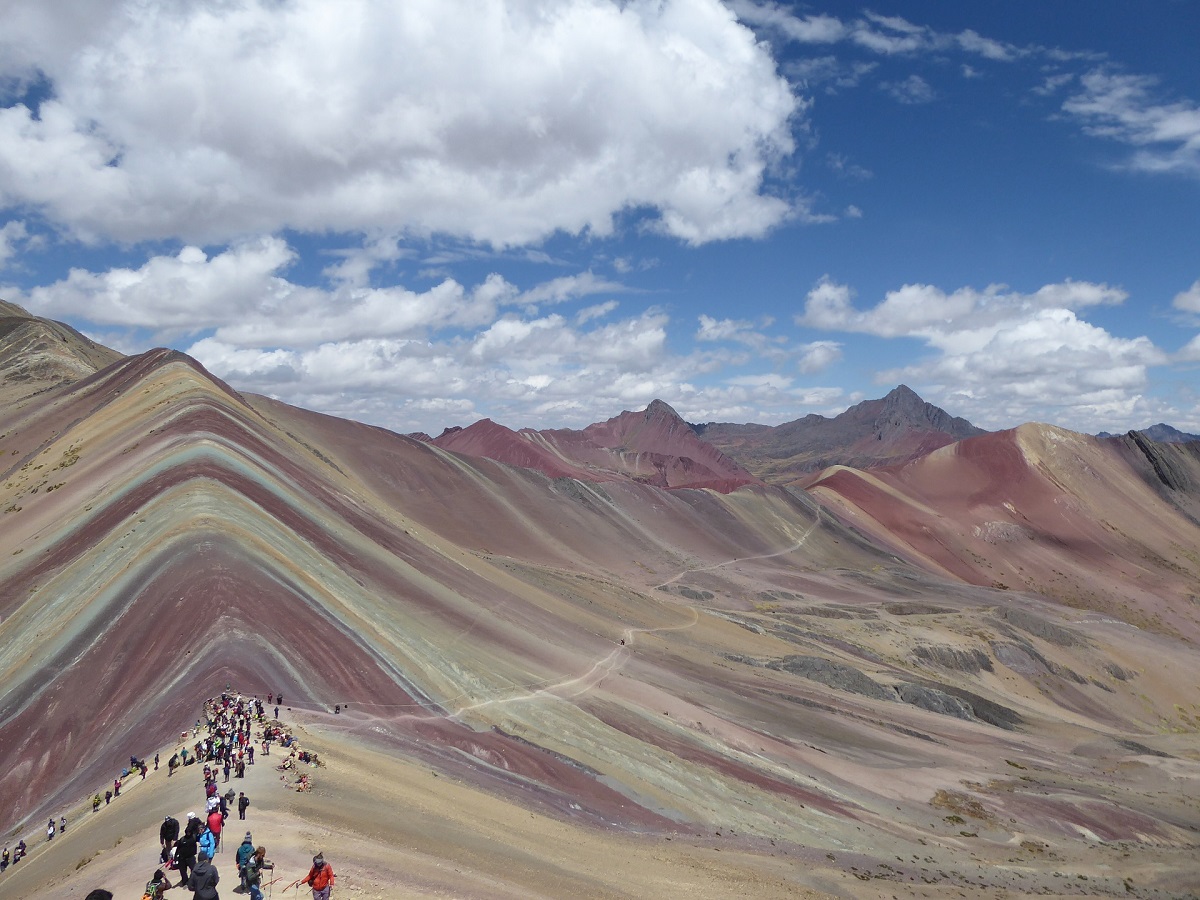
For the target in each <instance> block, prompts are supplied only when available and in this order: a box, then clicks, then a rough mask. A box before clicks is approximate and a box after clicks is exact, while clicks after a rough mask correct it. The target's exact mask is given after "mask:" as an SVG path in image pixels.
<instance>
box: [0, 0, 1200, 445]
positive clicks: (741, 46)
mask: <svg viewBox="0 0 1200 900" xmlns="http://www.w3.org/2000/svg"><path fill="white" fill-rule="evenodd" d="M50 6H51V5H50V4H44V3H41V2H34V0H16V2H11V3H9V4H7V5H6V6H5V11H4V13H3V16H4V19H5V22H4V27H3V28H2V29H0V297H3V298H4V299H7V300H10V301H13V302H16V303H20V304H22V305H24V306H25V307H26V308H28V309H29V310H30V311H32V312H34V313H36V314H39V315H45V316H50V317H52V318H57V319H62V320H64V321H67V322H69V323H71V324H72V325H75V326H76V327H77V328H79V329H81V330H83V331H85V332H86V333H88V334H89V335H92V336H93V337H96V338H97V339H99V340H102V341H104V342H106V343H108V344H110V345H111V346H115V347H117V348H118V349H121V350H123V351H125V352H139V351H142V350H146V349H149V348H150V347H153V346H159V345H166V346H172V347H176V348H178V349H180V350H184V351H186V352H188V353H190V354H192V355H193V356H195V357H196V358H198V359H199V360H200V361H201V362H202V363H204V364H205V365H206V366H207V367H208V368H209V369H210V370H211V371H212V372H213V373H214V374H216V375H219V376H221V377H223V378H225V379H226V380H228V381H229V382H230V383H231V384H232V385H233V386H235V387H237V388H240V389H243V390H248V391H255V392H259V393H264V394H269V395H272V396H276V397H279V398H280V399H283V400H286V401H288V402H291V403H295V404H298V405H301V406H305V407H309V408H313V409H318V410H321V411H324V412H328V413H332V414H335V415H342V416H347V417H350V418H355V419H359V420H362V421H368V422H372V423H375V424H380V425H383V426H385V427H389V428H393V429H395V430H397V431H403V432H408V431H416V430H424V431H427V432H430V433H433V434H437V433H438V432H440V431H441V430H442V428H444V427H446V426H449V425H465V424H469V423H470V422H472V421H474V420H476V419H479V418H482V417H485V416H488V417H491V418H493V419H495V420H497V421H499V422H502V423H503V424H506V425H509V426H510V427H514V428H517V427H524V426H533V427H558V426H569V427H579V426H582V425H586V424H588V423H590V422H593V421H598V420H601V419H604V418H608V417H609V416H612V415H615V414H616V413H617V412H619V411H621V410H622V409H641V408H643V407H644V406H645V405H646V404H648V403H649V402H650V401H651V400H652V399H655V398H660V399H663V400H665V401H667V402H668V403H670V404H672V405H673V406H674V407H675V408H676V409H677V410H678V411H679V412H680V414H681V415H683V416H684V417H685V418H687V419H688V420H690V421H694V422H708V421H733V422H751V421H752V422H762V423H769V424H775V423H779V422H784V421H789V420H791V419H795V418H799V417H800V416H803V415H806V414H808V413H811V412H818V413H822V414H826V415H829V414H835V413H837V412H840V411H841V410H843V409H845V408H846V407H847V406H849V405H850V404H852V403H855V402H857V401H859V400H862V399H868V398H873V397H879V396H882V395H883V394H884V393H886V392H887V391H888V390H890V389H891V388H892V387H894V386H895V385H896V384H898V383H901V382H903V383H906V384H908V385H909V386H910V387H912V388H913V389H915V390H916V391H917V392H918V393H920V394H921V395H922V396H923V397H925V398H926V399H927V400H929V401H931V402H934V403H937V404H938V405H941V406H943V407H944V408H946V409H947V410H948V411H950V412H952V413H954V414H956V415H962V416H966V417H967V418H969V419H971V420H972V421H973V422H975V423H976V424H978V425H981V426H983V427H987V428H1005V427H1011V426H1014V425H1017V424H1020V423H1022V422H1026V421H1045V422H1051V423H1054V424H1059V425H1062V426H1064V427H1068V428H1073V429H1076V430H1080V431H1087V432H1095V431H1099V430H1108V431H1123V430H1126V429H1129V428H1140V427H1145V426H1148V425H1150V424H1153V423H1155V422H1159V421H1166V422H1168V423H1170V424H1173V425H1175V426H1177V427H1180V428H1183V429H1185V430H1190V431H1200V396H1198V391H1197V384H1198V383H1200V379H1198V378H1197V372H1198V370H1200V252H1198V251H1200V59H1198V57H1197V54H1196V52H1195V46H1196V43H1195V42H1196V39H1197V36H1200V8H1198V7H1196V6H1195V5H1194V4H1192V3H1188V2H1182V0H1180V2H1159V3H1150V4H1131V3H1126V2H1115V0H1104V2H1100V0H1095V2H1093V0H1089V2H1056V3H1043V2H972V3H955V4H950V3H939V4H933V3H919V4H918V3H875V4H872V5H871V6H861V5H855V4H847V3H827V4H811V5H809V4H783V3H764V2H758V0H729V2H725V3H722V2H718V0H660V2H636V0H630V2H624V3H610V2H605V0H520V2H517V0H510V2H500V0H475V2H471V3H457V2H449V0H406V2H404V3H400V2H366V0H343V2H339V3H331V2H316V0H287V2H278V0H220V2H218V0H172V2H168V0H158V2H155V0H143V2H138V3H131V2H115V0H108V2H105V0H76V2H74V3H63V4H54V5H53V11H52V12H51V11H47V8H48V7H50ZM68 7H69V8H68ZM64 9H66V12H64ZM67 13H69V14H67Z"/></svg>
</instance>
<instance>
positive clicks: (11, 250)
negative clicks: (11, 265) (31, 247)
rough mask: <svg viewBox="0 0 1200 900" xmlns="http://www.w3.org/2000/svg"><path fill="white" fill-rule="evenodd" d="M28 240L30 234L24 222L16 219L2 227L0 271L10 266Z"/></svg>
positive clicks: (0, 229) (0, 231)
mask: <svg viewBox="0 0 1200 900" xmlns="http://www.w3.org/2000/svg"><path fill="white" fill-rule="evenodd" d="M28 240H29V232H28V231H27V230H26V228H25V223H24V222H20V221H17V220H15V219H14V220H13V221H11V222H5V223H4V225H3V226H2V227H0V269H3V268H4V267H5V266H7V265H8V261H9V260H10V259H12V258H13V257H14V256H16V254H17V252H18V251H19V249H20V247H21V246H22V245H23V244H25V243H26V242H27V241H28Z"/></svg>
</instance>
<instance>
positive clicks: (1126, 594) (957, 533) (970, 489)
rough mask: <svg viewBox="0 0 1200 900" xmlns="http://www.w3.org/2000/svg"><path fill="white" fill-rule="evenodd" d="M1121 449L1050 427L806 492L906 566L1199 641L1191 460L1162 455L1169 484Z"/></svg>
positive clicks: (1197, 470) (824, 482) (1198, 554)
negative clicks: (1170, 470)
mask: <svg viewBox="0 0 1200 900" xmlns="http://www.w3.org/2000/svg"><path fill="white" fill-rule="evenodd" d="M1126 443H1127V442H1124V441H1123V440H1122V441H1111V440H1100V439H1097V438H1093V437H1089V436H1086V435H1081V434H1077V433H1075V432H1071V431H1067V430H1064V429H1061V428H1056V427H1053V426H1050V425H1038V424H1031V425H1023V426H1021V427H1020V428H1017V429H1013V430H1010V431H1004V432H997V433H995V434H989V435H983V436H980V437H975V438H969V439H967V440H964V441H960V442H959V443H957V444H953V445H950V446H948V447H945V448H943V449H941V450H937V451H935V452H933V453H930V454H929V455H927V456H925V457H922V458H920V459H917V460H914V461H912V462H910V463H907V464H905V465H902V466H896V467H892V468H888V469H880V470H873V471H871V472H870V473H862V472H857V471H854V470H850V469H845V468H835V469H831V470H827V471H826V472H824V473H822V474H821V475H820V476H819V477H817V478H815V479H813V480H812V481H811V482H810V483H809V489H810V490H811V492H812V493H813V494H814V495H815V496H817V497H819V498H820V499H821V500H822V502H825V503H827V504H829V505H830V506H831V508H834V509H837V510H840V511H841V512H842V514H843V515H844V517H845V519H846V520H847V521H849V522H852V523H853V524H854V525H855V526H856V527H858V528H860V529H862V530H863V531H865V532H867V533H869V534H870V535H872V536H873V537H874V538H876V539H877V540H878V541H879V542H880V543H881V544H883V545H886V546H890V547H892V548H894V549H895V550H896V552H897V553H898V554H900V555H902V556H904V557H905V558H906V559H912V560H914V561H919V562H921V563H922V564H923V565H925V566H927V567H929V568H931V569H933V570H935V571H941V572H944V573H946V574H949V575H951V576H953V577H955V578H961V579H963V580H965V581H967V582H970V583H973V584H980V585H991V586H993V587H996V588H999V589H1016V590H1030V591H1036V592H1038V593H1041V594H1043V595H1045V596H1047V597H1050V598H1052V599H1054V600H1056V601H1058V602H1060V603H1062V604H1065V605H1067V606H1070V607H1074V608H1076V609H1080V610H1092V611H1095V612H1097V613H1101V614H1103V615H1107V616H1112V617H1114V618H1117V619H1120V620H1121V621H1124V622H1128V623H1130V624H1133V625H1137V626H1139V627H1143V628H1149V629H1152V630H1156V631H1162V632H1164V633H1172V634H1178V635H1182V636H1185V637H1186V638H1188V639H1189V640H1191V641H1196V640H1197V639H1198V638H1200V602H1197V597H1200V525H1198V523H1197V520H1196V518H1195V516H1194V513H1192V514H1189V511H1190V510H1194V509H1195V506H1196V502H1197V498H1198V497H1200V491H1198V490H1197V489H1196V487H1195V486H1196V485H1200V463H1198V461H1197V460H1196V458H1195V456H1194V454H1190V453H1189V452H1188V451H1187V450H1186V449H1185V448H1179V447H1173V446H1166V445H1160V446H1159V447H1158V452H1159V453H1160V455H1161V454H1165V455H1168V456H1170V457H1171V460H1170V461H1171V462H1172V464H1173V465H1174V466H1175V468H1176V470H1177V472H1178V473H1179V475H1178V477H1177V478H1176V479H1175V482H1174V483H1173V484H1167V483H1164V481H1163V480H1162V479H1160V477H1159V476H1158V475H1157V474H1156V473H1155V472H1154V471H1153V470H1152V467H1151V465H1150V464H1149V463H1148V461H1147V459H1145V458H1142V457H1141V454H1140V453H1139V451H1137V450H1136V448H1133V449H1131V447H1130V446H1126Z"/></svg>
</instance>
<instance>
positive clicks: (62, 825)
mask: <svg viewBox="0 0 1200 900" xmlns="http://www.w3.org/2000/svg"><path fill="white" fill-rule="evenodd" d="M58 832H59V834H66V833H67V817H66V816H59V818H58Z"/></svg>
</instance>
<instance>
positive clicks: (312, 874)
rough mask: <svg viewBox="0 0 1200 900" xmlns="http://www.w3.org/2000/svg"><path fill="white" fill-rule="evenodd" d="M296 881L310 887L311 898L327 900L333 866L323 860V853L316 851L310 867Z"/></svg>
mask: <svg viewBox="0 0 1200 900" xmlns="http://www.w3.org/2000/svg"><path fill="white" fill-rule="evenodd" d="M296 883H297V884H307V885H308V886H309V887H310V888H312V895H313V900H329V893H330V891H332V890H333V866H331V865H329V863H327V862H325V856H324V854H322V853H321V852H320V851H317V855H316V856H314V857H313V864H312V868H311V869H309V870H308V874H307V875H305V876H304V877H303V878H301V879H300V880H299V881H298V882H296Z"/></svg>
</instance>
